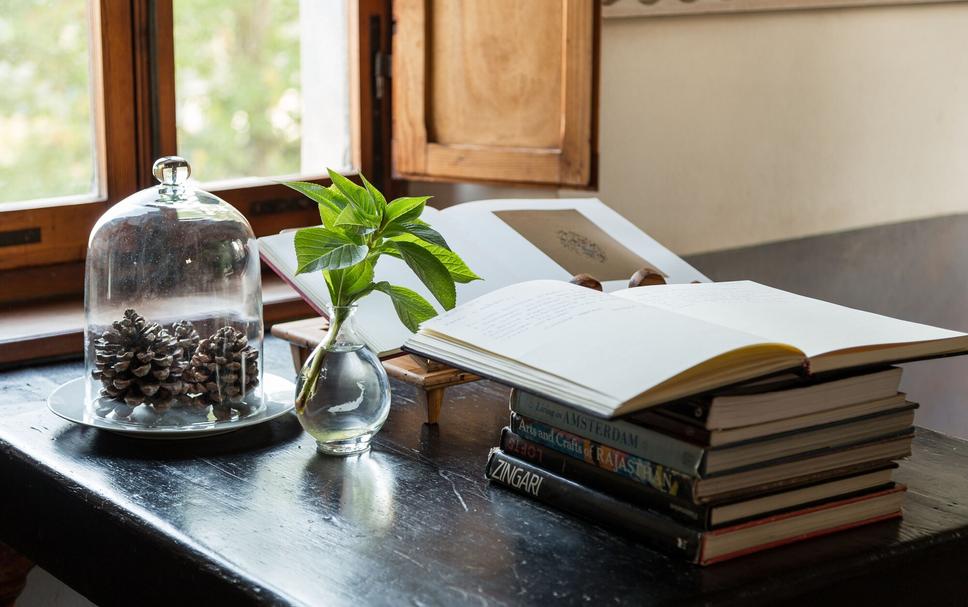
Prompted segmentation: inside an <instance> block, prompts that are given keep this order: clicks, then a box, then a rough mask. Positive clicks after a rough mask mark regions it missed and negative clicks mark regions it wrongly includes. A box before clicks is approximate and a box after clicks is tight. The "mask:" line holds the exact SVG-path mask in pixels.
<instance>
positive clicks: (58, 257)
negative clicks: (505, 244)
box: [0, 0, 389, 304]
mask: <svg viewBox="0 0 968 607" xmlns="http://www.w3.org/2000/svg"><path fill="white" fill-rule="evenodd" d="M388 12H389V2H387V1H386V0H332V1H329V0H327V2H316V1H312V0H252V1H249V2H234V1H232V0H130V1H129V2H114V1H113V0H88V2H83V1H77V0H74V1H72V2H50V1H44V0H0V131H2V132H3V141H4V146H3V147H2V149H0V281H3V284H4V285H5V287H4V288H3V289H0V304H4V303H9V302H15V301H23V300H26V299H43V298H49V297H51V296H60V295H77V294H79V293H80V291H81V289H82V286H83V265H82V264H83V259H84V251H85V247H86V242H87V236H88V234H89V232H90V228H91V227H92V226H93V224H94V222H95V221H96V220H97V218H98V217H99V216H100V215H101V214H102V213H103V212H104V210H105V209H106V208H107V206H108V205H110V204H113V203H116V202H118V201H119V200H121V199H123V198H124V197H126V196H128V195H129V194H131V193H132V192H134V191H136V190H138V189H140V188H144V187H148V186H150V185H152V183H153V182H154V180H153V178H152V177H151V174H150V169H151V163H152V161H153V160H154V158H156V157H158V156H162V155H166V154H175V153H179V154H181V155H183V156H185V157H187V158H188V159H189V161H190V162H192V165H193V168H194V173H195V177H197V178H199V180H200V181H202V183H203V187H205V188H206V189H210V190H212V191H215V192H217V193H218V194H219V195H220V196H222V197H223V198H225V199H226V200H228V201H229V202H231V203H232V204H234V205H235V206H236V207H238V208H239V209H240V210H241V211H242V212H243V213H244V214H246V216H247V217H248V218H249V220H250V222H251V223H252V225H253V228H254V229H255V231H256V233H257V234H259V235H262V234H268V233H272V232H277V231H279V230H281V229H283V228H287V227H293V226H295V225H306V224H308V223H312V222H316V221H318V215H317V213H316V209H315V208H314V207H313V206H312V205H310V204H307V203H306V202H305V201H302V200H301V199H300V197H299V196H298V195H295V194H294V193H292V192H290V191H289V190H288V189H287V188H284V187H282V186H280V185H278V184H276V183H275V181H276V180H280V179H288V178H293V177H299V178H303V179H311V180H317V181H321V182H324V181H325V180H324V179H321V176H322V175H323V174H324V173H325V168H327V167H332V168H335V169H338V170H341V171H343V172H345V173H352V172H354V171H357V170H361V169H362V170H363V171H364V172H365V173H366V174H367V175H368V177H371V178H372V179H371V180H372V181H374V182H383V181H384V180H386V179H387V178H388V175H389V173H388V171H389V169H388V167H386V166H385V163H384V162H383V161H382V158H383V157H384V156H385V150H384V146H385V141H386V140H387V139H388V133H389V124H388V123H387V122H386V120H387V112H386V108H385V107H384V105H385V104H386V103H387V100H386V99H385V98H383V97H382V96H375V93H376V91H377V90H378V89H380V90H382V88H383V87H382V86H378V83H377V77H378V76H379V74H377V73H376V72H374V70H373V66H374V65H376V64H377V63H378V62H379V56H380V54H381V53H383V52H386V48H387V47H388V46H389V45H388V40H389V29H388V26H387V24H388ZM52 277H57V279H56V280H52Z"/></svg>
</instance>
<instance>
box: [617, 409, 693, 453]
mask: <svg viewBox="0 0 968 607" xmlns="http://www.w3.org/2000/svg"><path fill="white" fill-rule="evenodd" d="M625 419H626V421H629V422H631V423H633V424H639V425H642V426H646V427H648V428H652V429H653V430H659V431H660V432H665V433H666V434H671V435H672V436H678V437H679V438H682V439H685V440H687V441H691V442H694V443H696V444H699V445H708V444H709V440H710V439H711V438H712V432H710V431H709V430H707V429H706V428H705V427H704V426H701V425H698V424H696V423H694V422H691V421H685V420H683V419H682V418H681V417H680V416H678V415H670V414H668V413H662V412H659V411H651V410H649V409H646V410H645V411H639V412H637V413H634V414H632V416H630V417H627V418H625Z"/></svg>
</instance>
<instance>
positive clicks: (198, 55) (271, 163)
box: [174, 0, 350, 182]
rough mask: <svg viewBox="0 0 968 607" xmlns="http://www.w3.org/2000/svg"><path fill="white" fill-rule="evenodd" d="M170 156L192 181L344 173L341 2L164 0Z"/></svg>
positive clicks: (345, 139) (346, 112)
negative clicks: (171, 29) (170, 3)
mask: <svg viewBox="0 0 968 607" xmlns="http://www.w3.org/2000/svg"><path fill="white" fill-rule="evenodd" d="M174 11H175V14H174V19H175V97H176V115H177V125H178V151H179V154H180V155H182V156H184V157H186V158H187V159H188V160H189V161H190V162H191V163H192V173H193V174H194V175H195V176H197V177H198V179H200V180H202V181H208V182H211V181H221V180H231V179H238V178H241V177H280V176H291V175H299V174H302V175H319V174H323V173H325V169H326V168H327V167H331V168H333V169H337V170H345V169H348V168H349V167H350V145H349V131H350V126H349V86H348V82H349V69H348V68H349V64H348V60H347V56H348V55H347V38H346V36H347V29H348V28H347V14H346V0H325V1H319V0H247V1H246V2H236V1H234V0H174Z"/></svg>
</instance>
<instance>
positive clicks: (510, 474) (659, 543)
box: [486, 449, 702, 563]
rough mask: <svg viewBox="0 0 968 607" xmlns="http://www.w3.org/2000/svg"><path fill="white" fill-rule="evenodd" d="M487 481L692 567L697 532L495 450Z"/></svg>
mask: <svg viewBox="0 0 968 607" xmlns="http://www.w3.org/2000/svg"><path fill="white" fill-rule="evenodd" d="M486 475H487V478H488V479H490V480H491V481H492V482H496V483H499V484H501V485H504V486H505V487H508V488H510V489H513V490H514V491H516V492H518V493H521V494H524V495H526V496H528V497H531V498H533V499H536V500H538V501H539V502H542V503H543V504H546V505H548V506H551V507H552V508H556V509H558V510H562V511H564V512H567V513H569V514H573V515H576V516H579V517H581V518H584V519H586V520H588V521H591V522H593V523H596V524H599V525H602V526H603V527H609V528H611V529H615V530H617V531H621V532H622V533H625V534H628V535H631V536H633V537H636V538H638V539H640V540H642V541H644V542H647V543H648V544H650V545H652V546H654V547H655V548H657V549H659V550H662V551H664V552H668V553H670V554H674V555H678V556H680V557H683V558H686V559H688V560H690V561H692V562H693V563H698V562H699V560H700V557H701V556H702V532H701V531H698V530H696V529H691V528H689V527H686V526H685V525H683V524H681V523H679V522H678V521H674V520H672V519H670V518H669V517H666V516H662V515H661V514H659V513H657V512H654V511H651V510H646V509H644V508H639V507H637V506H633V505H631V504H629V503H626V502H623V501H621V500H617V499H615V498H614V497H610V496H608V495H606V494H604V493H600V492H598V491H595V490H593V489H590V488H588V487H585V486H584V485H579V484H578V483H575V482H572V481H570V480H568V479H566V478H563V477H561V476H558V475H557V474H554V473H552V472H550V471H548V470H545V469H544V468H539V467H537V466H534V465H532V464H529V463H528V462H525V461H523V460H521V459H518V458H516V457H513V456H511V455H508V454H507V453H504V452H503V451H501V450H499V449H495V450H493V451H492V452H491V457H490V458H489V459H488V461H487V472H486Z"/></svg>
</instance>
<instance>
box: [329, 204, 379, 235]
mask: <svg viewBox="0 0 968 607" xmlns="http://www.w3.org/2000/svg"><path fill="white" fill-rule="evenodd" d="M370 224H371V222H370V220H369V219H367V218H365V217H363V216H362V215H360V212H359V211H358V210H357V208H356V207H355V206H353V205H352V204H348V205H346V207H344V208H343V210H342V211H340V214H339V215H338V216H337V217H336V220H335V221H334V222H333V225H335V226H359V227H361V228H365V229H367V230H371V229H373V226H372V225H370Z"/></svg>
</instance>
